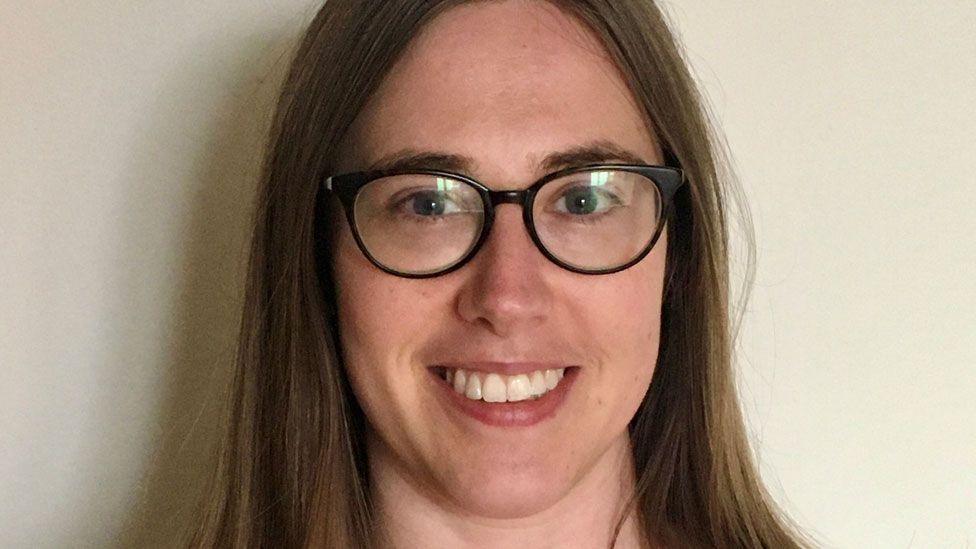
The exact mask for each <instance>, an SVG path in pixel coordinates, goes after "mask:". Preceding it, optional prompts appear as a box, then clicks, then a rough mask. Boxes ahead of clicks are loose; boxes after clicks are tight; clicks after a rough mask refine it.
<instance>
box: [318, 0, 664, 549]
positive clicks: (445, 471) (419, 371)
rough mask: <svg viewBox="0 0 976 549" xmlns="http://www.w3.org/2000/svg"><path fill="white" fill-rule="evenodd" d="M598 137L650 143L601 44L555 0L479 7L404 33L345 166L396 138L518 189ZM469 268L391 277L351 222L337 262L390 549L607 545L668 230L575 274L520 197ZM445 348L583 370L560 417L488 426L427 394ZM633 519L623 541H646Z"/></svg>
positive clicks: (625, 483) (342, 230)
mask: <svg viewBox="0 0 976 549" xmlns="http://www.w3.org/2000/svg"><path fill="white" fill-rule="evenodd" d="M594 140H606V141H611V142H613V143H615V144H617V145H619V146H620V147H621V148H623V149H626V150H629V151H633V152H634V153H636V154H637V155H639V156H640V157H641V159H642V160H643V161H645V162H646V163H649V164H660V163H661V160H662V155H661V150H660V147H659V145H658V142H657V140H656V138H655V136H654V135H653V134H652V133H651V132H650V131H649V130H648V128H647V127H646V125H645V123H644V122H643V118H642V117H641V115H640V111H639V109H638V107H637V104H636V102H635V100H634V98H633V95H632V94H631V92H630V91H629V90H628V88H627V85H626V84H625V83H624V80H623V79H622V76H621V75H620V73H619V71H618V69H617V68H616V67H615V65H614V64H613V62H612V61H611V60H610V59H609V58H608V57H607V54H606V53H605V51H604V50H603V48H602V46H601V45H600V43H599V41H598V39H597V38H596V37H595V36H593V35H591V34H589V31H587V30H585V29H584V27H583V26H581V25H580V24H579V23H578V22H576V21H575V20H574V19H572V18H571V17H569V16H567V15H566V14H564V13H562V12H560V11H559V10H558V9H557V8H555V7H553V6H551V5H549V4H546V3H543V2H534V1H514V0H508V1H502V2H490V3H474V4H470V5H465V6H461V7H457V8H453V9H452V10H450V11H448V12H446V13H445V14H442V15H441V16H439V17H438V18H437V19H436V20H434V21H433V22H432V23H431V24H430V25H429V26H428V27H427V28H426V29H425V30H424V31H423V32H422V33H421V34H420V35H419V36H418V37H417V38H416V39H415V40H414V42H413V43H412V44H411V46H410V47H409V48H408V50H407V53H406V55H405V57H403V58H401V60H400V61H399V62H398V64H397V65H396V66H395V67H394V68H393V70H392V72H391V73H390V74H389V75H388V76H387V78H386V80H385V81H384V82H383V84H382V86H381V87H380V88H379V90H378V92H377V93H376V95H374V97H373V98H372V99H371V101H370V103H369V104H368V105H367V107H366V108H365V109H364V111H363V112H361V113H360V116H359V118H357V120H356V123H355V124H354V126H353V128H352V130H351V132H350V134H349V137H348V139H347V140H346V142H345V143H344V144H343V148H344V152H343V155H342V157H341V158H342V160H341V162H340V166H339V168H340V172H347V171H356V170H361V169H365V168H366V167H368V166H369V165H371V163H373V162H375V161H376V160H377V159H380V158H383V157H386V156H387V155H390V154H391V153H395V152H398V151H401V150H403V149H412V150H421V151H439V152H447V153H456V154H463V155H467V156H470V157H472V158H473V159H475V161H476V162H477V165H476V167H475V168H474V169H473V170H472V172H471V173H470V175H472V176H473V177H476V178H477V179H479V180H480V181H482V182H484V183H485V184H486V185H488V186H489V187H491V188H494V189H522V188H525V187H527V186H528V185H529V184H531V183H532V182H533V181H534V180H536V179H537V178H539V177H541V176H542V175H544V172H543V171H541V168H540V167H539V162H540V160H541V159H542V158H543V157H545V156H546V155H547V154H549V153H551V152H553V151H563V150H566V149H568V148H570V147H573V146H578V145H581V144H584V143H588V142H591V141H594ZM496 213H497V217H496V221H495V224H494V227H493V228H492V233H491V235H490V237H489V239H488V240H487V242H485V244H484V246H483V247H482V249H481V250H480V251H479V253H478V254H477V255H476V256H475V257H474V258H473V259H472V260H471V261H470V262H469V263H468V264H467V265H465V266H464V267H463V268H461V269H459V270H457V271H454V272H452V273H449V274H447V275H442V276H440V277H435V278H430V279H413V280H411V279H405V278H400V277H396V276H392V275H389V274H386V273H384V272H382V271H380V270H379V269H377V268H376V267H374V266H373V265H372V264H371V263H369V262H368V260H367V259H366V258H365V257H364V256H363V255H362V253H361V252H360V251H359V249H358V248H357V247H356V244H355V242H354V241H353V237H352V234H351V232H350V229H349V226H348V224H347V223H346V221H345V219H344V218H341V219H340V221H339V223H340V225H341V226H340V227H338V230H339V237H338V241H337V244H336V245H337V250H336V256H335V264H334V268H335V276H336V284H337V289H338V294H337V300H338V307H339V322H340V343H341V347H342V352H343V358H344V361H345V364H346V368H347V372H348V375H349V377H350V381H351V383H352V386H353V391H354V393H355V395H356V398H357V399H358V401H359V402H360V404H361V405H362V407H363V409H364V411H365V413H366V415H367V418H368V419H369V424H370V430H369V433H368V436H367V440H368V455H369V461H370V464H369V465H370V474H371V476H372V478H373V482H372V483H371V485H372V490H373V493H372V497H373V500H374V501H375V502H376V505H377V509H378V517H379V529H380V532H381V535H382V536H383V537H384V542H383V544H384V545H386V546H390V547H462V548H463V547H479V548H483V547H499V548H500V547H560V548H570V547H587V548H592V547H607V546H609V543H610V539H611V536H612V531H613V528H614V526H615V524H616V522H617V520H618V519H619V518H620V515H621V513H622V510H623V505H622V503H623V501H624V500H625V499H626V498H627V497H628V496H629V495H630V492H631V490H632V487H633V484H634V470H633V460H632V455H631V448H630V442H629V437H628V435H627V431H626V428H627V424H628V422H629V421H630V419H631V418H632V417H633V416H634V413H635V412H636V410H637V408H638V406H639V404H640V402H641V400H642V398H643V397H644V394H645V393H646V391H647V389H648V386H649V384H650V381H651V377H652V375H653V370H654V364H655V358H656V357H657V353H658V346H659V337H660V312H661V299H662V287H663V274H664V266H665V250H666V247H667V231H666V229H665V231H664V233H662V235H661V237H660V238H659V240H658V242H657V244H656V245H655V247H654V249H653V250H652V251H651V253H650V254H648V255H647V256H646V257H645V258H644V259H643V260H641V261H640V262H639V263H637V264H636V265H634V266H633V267H631V268H629V269H626V270H624V271H621V272H618V273H614V274H610V275H600V276H591V275H582V274H577V273H573V272H570V271H567V270H564V269H562V268H560V267H558V266H557V265H555V264H553V263H551V262H550V261H549V260H547V259H546V258H545V257H544V256H543V255H542V254H541V253H540V252H539V250H538V249H537V248H536V247H535V245H534V244H533V243H532V241H531V240H530V237H529V235H528V233H527V231H526V229H525V226H524V225H523V222H522V219H521V212H520V209H519V207H518V206H517V205H512V204H505V205H502V206H500V207H499V208H498V209H497V210H496ZM456 349H464V351H465V353H466V354H467V355H468V356H470V355H472V354H473V355H476V356H479V357H483V358H484V359H496V360H512V359H519V358H521V359H526V358H527V359H533V358H534V359H543V360H558V361H562V362H565V363H569V364H575V365H579V366H580V367H581V368H580V370H579V372H578V377H577V379H576V383H575V385H574V386H573V387H572V390H571V391H570V393H569V394H568V396H567V399H566V401H565V402H564V403H563V407H562V409H561V410H560V411H559V413H558V414H557V415H556V416H555V417H552V418H549V419H547V420H545V421H543V422H541V423H539V424H536V425H534V426H530V427H517V428H511V427H509V428H502V427H489V426H486V425H484V424H480V423H477V422H475V421H474V420H472V419H470V418H468V417H466V416H461V417H458V414H457V413H453V412H452V411H451V410H450V409H449V408H447V407H445V406H443V405H442V404H441V403H440V401H439V400H438V399H436V398H435V393H434V391H435V389H436V385H434V384H433V383H432V379H431V375H430V373H429V371H428V369H427V368H428V366H431V365H434V364H437V363H438V360H446V359H447V358H448V357H449V356H450V355H451V353H452V352H454V351H455V350H456ZM637 546H639V544H638V535H637V530H636V527H635V522H634V518H633V516H631V517H629V518H628V519H627V521H626V523H625V526H624V528H623V531H622V533H621V535H620V538H619V540H618V542H617V545H616V547H637Z"/></svg>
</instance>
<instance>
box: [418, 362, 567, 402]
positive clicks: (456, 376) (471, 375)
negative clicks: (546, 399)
mask: <svg viewBox="0 0 976 549" xmlns="http://www.w3.org/2000/svg"><path fill="white" fill-rule="evenodd" d="M432 370H433V371H434V373H435V374H436V375H437V376H438V377H440V378H441V379H442V380H444V382H445V383H447V384H448V385H450V386H451V387H453V388H454V392H456V393H457V394H459V395H463V396H464V397H466V398H467V399H469V400H480V401H484V402H520V401H523V400H537V399H539V398H541V397H543V396H544V395H546V394H547V393H549V392H550V391H553V390H555V389H556V387H558V386H559V382H560V381H562V379H563V377H564V375H565V372H566V368H555V369H547V370H536V371H534V372H528V373H524V374H517V375H505V374H497V373H494V372H490V373H489V372H478V371H474V370H464V369H461V368H447V367H444V366H435V367H434V368H432Z"/></svg>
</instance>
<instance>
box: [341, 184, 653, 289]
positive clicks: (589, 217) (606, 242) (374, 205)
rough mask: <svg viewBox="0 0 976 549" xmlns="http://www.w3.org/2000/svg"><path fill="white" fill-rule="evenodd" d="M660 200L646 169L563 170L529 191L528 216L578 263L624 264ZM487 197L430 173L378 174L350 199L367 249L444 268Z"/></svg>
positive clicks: (382, 257)
mask: <svg viewBox="0 0 976 549" xmlns="http://www.w3.org/2000/svg"><path fill="white" fill-rule="evenodd" d="M661 210H662V200H661V196H660V194H659V192H658V189H657V186H656V185H655V184H654V182H653V181H651V180H650V179H648V178H647V177H645V176H643V175H641V174H638V173H634V172H630V171H624V170H607V169H602V170H593V171H583V172H576V173H571V174H567V175H565V176H563V177H559V178H556V179H553V180H551V181H549V182H547V183H546V184H545V185H543V186H542V187H541V188H540V189H539V192H538V193H537V195H536V197H535V201H534V202H533V205H532V219H533V224H534V225H535V230H536V233H537V234H538V237H539V240H540V241H541V242H542V245H543V246H544V247H545V248H546V250H548V252H549V253H550V254H552V255H553V256H555V257H557V258H558V259H559V260H560V261H563V262H564V263H566V264H569V265H571V266H573V267H576V268H578V269H584V270H602V269H612V268H615V267H619V266H621V265H624V264H626V263H628V262H630V261H631V260H633V259H634V258H635V257H637V256H638V255H640V253H641V252H642V251H643V250H644V249H645V248H646V247H647V245H648V243H649V242H650V240H651V238H653V236H654V232H655V229H656V228H657V225H658V222H659V220H660V216H661V215H662V212H661ZM485 215H486V214H485V204H484V202H483V200H482V196H481V194H480V193H479V192H478V190H477V189H476V188H475V187H473V186H472V185H470V184H468V183H466V182H464V181H459V180H455V179H451V178H447V177H441V176H435V175H429V174H402V175H394V176H389V177H384V178H380V179H376V180H374V181H372V182H370V183H369V184H368V185H366V186H365V187H363V188H362V190H361V191H360V192H359V194H358V196H357V198H356V202H355V214H354V217H355V220H356V228H357V231H358V232H359V236H360V239H361V240H362V242H363V244H364V246H365V247H366V249H367V250H368V251H369V253H370V255H372V256H373V258H374V259H375V260H376V261H378V262H379V263H381V264H383V265H384V266H386V267H387V268H389V269H392V270H394V271H397V272H401V273H405V274H428V273H434V272H437V271H442V270H445V269H448V268H450V267H451V266H453V265H455V264H457V262H459V261H461V260H462V259H464V257H465V256H467V255H468V253H469V252H470V251H471V249H472V248H473V247H474V246H475V245H476V244H477V242H478V240H479V238H480V236H481V232H482V230H483V228H484V221H485Z"/></svg>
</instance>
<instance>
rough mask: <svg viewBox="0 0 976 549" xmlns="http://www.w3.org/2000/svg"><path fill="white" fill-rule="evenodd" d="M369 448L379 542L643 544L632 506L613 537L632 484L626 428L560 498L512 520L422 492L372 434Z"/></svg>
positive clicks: (627, 548) (395, 546) (620, 548)
mask: <svg viewBox="0 0 976 549" xmlns="http://www.w3.org/2000/svg"><path fill="white" fill-rule="evenodd" d="M367 446H368V455H369V468H370V476H371V477H372V480H371V482H370V486H371V494H370V495H371V499H372V501H373V502H374V509H375V510H376V515H375V517H376V523H375V524H376V527H377V529H376V533H377V539H378V540H379V543H378V546H379V547H383V548H391V549H399V548H408V547H457V548H459V549H463V548H475V547H477V548H509V547H561V548H567V549H572V548H587V549H592V548H594V547H604V548H611V547H612V548H613V549H638V548H641V547H643V546H644V544H643V543H642V542H641V536H640V528H639V526H638V519H637V516H636V514H635V512H634V511H633V508H631V510H630V511H629V512H628V514H627V517H626V519H625V520H624V521H623V525H622V527H621V529H620V533H619V535H617V536H616V542H615V543H614V541H613V540H614V532H615V530H616V527H617V524H618V523H619V522H620V519H621V516H622V515H623V513H624V511H625V506H626V504H627V502H628V499H629V498H630V496H631V495H632V493H633V489H634V485H635V476H634V462H633V453H632V450H631V446H630V439H629V437H628V436H627V434H626V433H623V435H622V436H621V437H620V438H619V439H618V440H617V441H615V442H614V444H613V445H611V447H610V448H609V449H608V450H607V452H605V453H604V454H603V456H601V458H600V459H599V460H598V461H597V463H596V464H594V466H593V467H591V468H590V470H589V471H587V472H586V473H585V474H584V476H583V477H582V478H581V479H580V482H579V483H577V484H576V486H575V487H574V488H573V489H572V490H570V491H569V492H568V493H566V494H565V495H564V496H563V497H562V498H561V499H560V500H559V501H557V502H556V503H554V504H553V505H551V506H550V507H549V508H547V509H543V510H540V511H539V512H537V513H535V514H532V515H529V516H524V517H518V518H512V519H496V518H488V517H480V516H475V515H472V514H470V513H466V512H465V510H464V509H463V508H461V507H460V506H457V505H455V504H454V503H452V502H447V501H445V500H444V499H443V498H439V497H438V496H437V495H436V494H431V493H429V492H427V491H426V490H425V489H424V488H423V486H425V483H424V482H423V480H422V479H414V478H411V477H410V474H409V472H408V471H406V470H405V468H403V467H400V466H398V464H397V462H396V461H395V458H394V457H393V456H392V455H391V454H390V452H389V449H388V448H387V447H386V445H385V444H383V443H382V442H380V441H379V440H378V439H377V437H375V436H373V435H372V433H371V434H370V436H369V437H368V443H367Z"/></svg>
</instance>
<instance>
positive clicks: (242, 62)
mask: <svg viewBox="0 0 976 549" xmlns="http://www.w3.org/2000/svg"><path fill="white" fill-rule="evenodd" d="M316 4H317V3H316V2H312V1H309V0H289V1H284V2H283V1H281V0H278V1H276V2H273V3H272V2H259V1H255V0H241V1H238V2H232V3H229V2H215V1H196V2H188V1H175V2H174V1H167V2H162V1H150V0H143V1H138V2H107V1H100V0H88V1H80V2H73V3H64V2H53V1H50V0H48V1H35V2H21V1H14V0H0V545H2V546H4V547H66V546H73V547H105V546H112V545H123V546H136V545H147V544H149V545H158V544H162V545H165V541H167V540H168V539H170V538H168V537H167V536H169V535H170V532H171V531H172V528H174V526H175V525H176V524H178V523H179V521H180V520H181V518H182V517H183V515H185V513H186V510H185V507H184V503H185V501H186V499H187V496H188V495H189V494H191V493H192V492H193V490H194V489H195V487H196V486H198V485H199V482H200V474H201V473H200V471H201V470H202V467H201V464H202V463H205V462H206V459H207V455H208V454H207V452H208V448H209V444H210V441H211V440H212V435H213V416H214V410H215V409H216V400H217V398H216V397H215V396H214V394H213V392H214V391H216V387H218V386H219V383H220V382H221V381H223V379H224V378H225V376H226V372H227V368H228V366H229V359H230V357H231V355H232V353H233V338H234V335H235V322H236V319H237V313H238V308H239V297H238V292H239V287H240V276H241V272H242V266H243V261H244V249H245V227H246V215H247V211H248V207H249V204H250V200H251V194H250V193H251V191H252V189H253V175H254V172H255V168H256V162H257V156H256V154H257V151H258V150H259V148H260V143H261V139H262V135H263V129H264V126H265V124H266V122H267V117H268V114H269V111H270V105H271V97H272V95H273V93H274V87H275V83H276V82H277V79H278V78H279V75H280V71H281V68H282V62H283V59H284V58H286V57H287V54H288V52H289V49H290V47H291V43H292V37H293V36H294V35H295V33H296V32H298V31H299V30H300V29H301V27H302V26H303V25H304V24H305V23H307V21H308V20H309V18H310V17H311V15H312V13H313V12H314V7H315V5H316ZM919 6H920V4H919V3H914V2H907V1H897V2H896V1H891V2H868V1H863V0H862V1H854V2H830V3H828V2H794V1H790V2H786V1H767V2H761V3H758V2H753V3H742V2H736V3H729V2H719V1H715V0H709V1H705V2H702V1H700V0H697V1H690V0H687V1H685V0H682V1H672V2H668V3H667V7H668V10H669V12H670V13H671V15H672V17H673V18H674V20H675V22H676V24H677V25H678V28H679V29H680V32H681V34H682V35H683V38H684V40H685V41H686V44H687V49H688V52H689V56H690V59H691V61H692V63H693V65H694V66H695V68H696V71H697V73H698V75H699V77H700V79H701V81H702V83H703V85H704V86H705V88H706V91H707V93H708V95H709V96H710V98H711V100H712V102H713V105H714V112H715V115H716V118H717V119H718V120H719V122H720V123H721V125H722V126H723V127H724V129H725V132H726V134H727V136H728V142H729V147H730V150H731V154H732V156H733V159H734V161H735V163H736V166H737V168H738V172H739V175H740V179H741V181H742V184H743V186H744V188H745V190H746V194H747V196H748V200H749V202H750V204H751V209H752V216H753V222H754V223H755V228H756V231H757V236H758V252H759V254H758V270H757V273H756V285H755V288H754V290H753V294H752V299H751V301H750V302H749V305H748V307H747V309H746V311H745V323H744V327H743V339H742V344H741V365H740V366H741V371H742V386H743V395H744V406H745V409H746V412H747V414H748V419H749V423H750V427H751V429H752V432H753V434H754V436H755V437H756V438H757V440H758V441H759V442H758V453H759V455H760V458H761V462H762V470H763V473H764V475H765V477H766V479H767V481H768V482H769V483H770V485H771V487H772V490H773V492H774V494H776V496H777V498H778V499H779V500H780V501H781V502H782V503H783V505H784V506H785V507H786V508H787V509H788V510H790V511H791V512H792V513H793V514H794V515H795V516H796V518H797V519H798V520H800V522H802V523H804V524H805V525H807V526H809V527H810V528H811V529H812V530H813V531H814V532H815V533H816V534H818V535H819V536H820V537H821V539H822V540H824V541H825V542H826V543H827V545H828V546H832V547H909V546H911V547H966V546H967V544H970V545H971V544H973V543H976V403H974V402H976V400H974V399H973V395H976V337H974V335H973V332H974V330H976V291H974V289H973V287H974V284H973V282H972V279H973V278H974V277H976V259H974V258H976V238H974V237H973V235H974V234H976V215H974V213H973V212H974V211H976V207H974V206H976V203H974V199H973V194H972V192H973V191H974V188H976V186H974V182H976V177H974V175H973V174H974V173H976V172H974V171H973V170H972V167H971V163H972V160H973V158H976V145H974V138H973V135H974V133H976V108H974V107H973V98H974V96H976V77H974V75H976V40H974V39H973V33H972V29H974V28H976V4H974V3H972V2H968V1H950V0H942V1H939V2H928V3H925V6H926V7H925V8H922V7H919ZM737 274H738V275H739V276H740V277H741V275H742V268H738V269H737ZM218 396H219V395H218Z"/></svg>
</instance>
